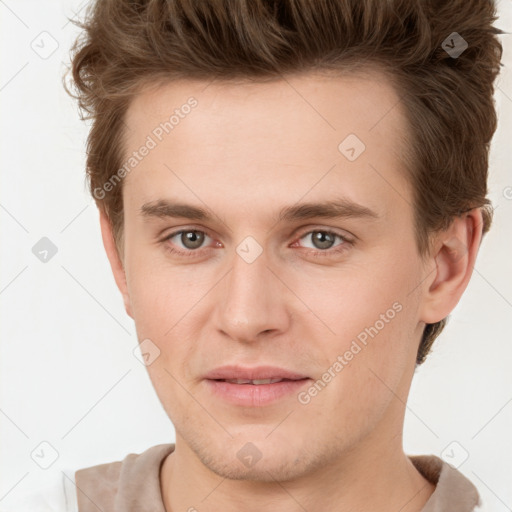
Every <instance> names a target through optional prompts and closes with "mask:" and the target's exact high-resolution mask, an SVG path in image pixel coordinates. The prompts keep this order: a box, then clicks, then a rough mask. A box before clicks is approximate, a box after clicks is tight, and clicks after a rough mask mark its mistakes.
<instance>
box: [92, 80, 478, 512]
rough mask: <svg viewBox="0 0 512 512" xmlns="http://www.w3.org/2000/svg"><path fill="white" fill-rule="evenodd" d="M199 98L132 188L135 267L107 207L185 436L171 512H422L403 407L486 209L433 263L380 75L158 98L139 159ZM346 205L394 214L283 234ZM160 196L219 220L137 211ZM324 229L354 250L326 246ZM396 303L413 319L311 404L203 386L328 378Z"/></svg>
mask: <svg viewBox="0 0 512 512" xmlns="http://www.w3.org/2000/svg"><path fill="white" fill-rule="evenodd" d="M190 96H193V97H194V98H196V99H197V101H198V105H197V106H196V107H195V108H194V109H193V110H192V111H191V112H190V114H189V115H187V116H185V117H184V118H183V119H180V122H179V125H177V126H176V127H175V128H174V129H173V131H172V132H170V133H169V134H168V135H166V136H164V137H163V139H162V141H161V142H159V143H158V145H157V146H156V147H155V148H154V149H152V150H151V151H150V152H149V154H148V155H147V156H146V157H144V158H143V159H142V160H141V162H140V163H138V165H137V166H136V167H135V168H134V169H133V170H131V172H130V173H129V174H128V175H127V176H126V178H125V182H124V185H123V200H124V239H123V241H122V254H121V256H119V254H118V252H117V251H116V246H115V244H114V242H113V238H112V231H111V226H110V224H109V222H108V220H107V218H106V217H105V216H104V215H103V214H102V215H101V228H102V234H103V240H104V245H105V249H106V252H107V255H108V257H109V260H110V263H111V265H112V270H113V273H114V276H115V279H116V283H117V285H118V287H119V289H120V291H121V293H122V295H123V298H124V301H125V306H126V311H127V313H128V314H129V315H130V316H131V317H132V318H133V319H134V321H135V325H136V330H137V335H138V339H139V341H142V340H144V339H148V338H149V339H150V340H151V341H152V343H154V344H155V345H156V346H157V347H158V349H159V350H160V356H159V357H158V358H156V359H155V360H154V361H153V362H152V363H151V364H150V365H149V366H148V367H147V368H148V372H149V376H150V378H151V381H152V383H153V385H154V387H155V390H156V392H157V394H158V397H159V399H160V401H161V403H162V405H163V407H164V409H165V411H166V413H167V414H168V416H169V418H170V419H171V421H172V423H173V424H174V427H175V430H176V449H175V451H174V452H173V453H172V454H171V455H169V456H168V457H167V458H166V460H165V462H164V464H163V466H162V468H161V474H160V481H161V488H162V495H163V500H164V504H165V507H166V510H167V511H171V510H172V511H178V510H200V511H212V512H213V511H218V510H225V511H239V510H241V509H242V508H243V510H246V511H259V512H261V511H271V510H272V511H275V510H281V511H284V512H289V511H294V512H295V511H303V510H308V511H310V512H312V511H320V510H339V511H356V510H357V511H366V510H368V511H370V510H380V511H383V512H386V511H395V512H396V511H397V510H400V511H401V512H412V511H419V510H421V509H422V507H423V506H424V504H425V503H426V501H427V500H428V498H429V497H430V495H431V494H432V492H433V491H434V485H432V484H431V483H429V482H428V481H427V480H426V479H425V478H423V476H422V475H421V474H420V473H419V472H418V471H417V470H416V469H415V467H414V466H413V464H412V463H411V461H410V460H409V459H408V458H407V456H406V455H405V453H404V452H403V447H402V431H403V421H404V412H405V403H406V401H407V396H408V393H409V389H410V384H411V379H412V376H413V373H414V369H415V358H416V353H417V348H418V345H419V342H420V337H421V333H422V331H423V328H424V326H425V323H433V322H437V321H439V320H441V319H443V318H445V317H446V316H447V315H448V314H449V313H450V312H451V311H452V310H453V308H454V307H455V306H456V304H457V303H458V301H459V299H460V297H461V295H462V293H463V292H464V290H465V288H466V286H467V284H468V282H469V279H470V277H471V272H472V268H473V265H474V262H475V258H476V255H477V251H478V248H479V245H480V241H481V226H482V217H481V212H480V210H479V209H475V210H472V211H471V212H469V213H467V214H465V215H464V216H463V217H460V218H457V219H454V221H453V223H452V225H451V227H450V228H449V229H448V230H446V231H444V232H441V233H439V234H438V235H437V237H436V239H435V243H434V249H433V251H432V254H430V255H428V257H426V258H424V259H422V258H421V257H420V255H419V254H418V250H417V246H416V240H415V234H414V227H413V208H412V191H411V190H410V186H409V182H408V180H407V170H406V169H405V168H404V166H403V164H402V162H401V161H400V159H399V155H400V152H401V149H402V146H401V144H404V143H405V142H404V141H405V139H404V137H403V136H404V135H405V134H407V133H408V129H407V124H406V120H405V117H404V112H403V110H402V105H401V104H400V103H399V99H398V96H397V95H396V93H395V92H394V90H393V89H392V87H391V86H390V85H389V83H388V82H387V80H386V79H385V77H383V76H381V75H379V74H378V73H377V72H375V73H373V74H370V73H367V74H365V75H351V76H346V75H345V76H337V77H336V76H326V75H317V74H312V73H304V74H300V75H294V76H289V77H287V79H286V80H278V81H274V82H270V83H248V82H246V83H230V82H223V83H217V82H212V83H207V82H201V81H185V80H184V81H179V82H174V83H169V84H163V85H159V86H158V87H156V86H155V87H151V88H147V89H145V90H144V91H142V92H141V93H139V94H138V95H137V96H136V97H135V99H134V101H133V102H132V103H131V104H130V107H129V109H128V111H127V116H126V124H127V127H128V129H127V132H126V134H125V140H126V148H127V155H128V154H130V153H131V152H132V151H134V150H136V149H137V148H139V147H140V146H141V144H143V143H144V141H145V140H146V137H147V136H148V135H149V134H151V133H152V131H153V130H154V129H155V126H157V125H158V124H159V123H160V122H162V121H164V120H165V119H168V118H169V115H170V114H171V113H172V112H173V110H174V109H175V108H179V107H180V105H183V104H184V103H186V101H187V99H188V98H189V97H190ZM350 133H353V134H356V135H357V137H359V139H360V140H362V141H363V142H364V144H365V146H366V149H365V151H364V152H363V153H362V154H361V155H360V156H359V157H358V158H357V159H356V160H355V161H352V162H351V161H349V160H347V159H346V158H345V156H344V155H343V154H342V153H341V152H340V151H339V150H338V145H339V144H340V142H341V141H343V140H344V139H345V137H346V136H347V135H348V134H350ZM377 171H378V172H377ZM341 196H343V197H346V198H350V199H351V200H352V201H355V202H357V203H359V204H361V205H363V206H366V207H367V208H370V209H371V210H373V211H375V212H376V213H377V214H378V218H359V217H348V218H327V219H326V218H321V217H319V218H315V219H306V220H300V219H299V220H294V221H284V222H277V214H278V212H279V210H280V209H281V208H282V207H285V206H290V205H294V204H296V203H297V202H325V201H328V200H331V199H336V198H339V197H341ZM159 199H168V200H175V201H178V200H179V201H180V202H183V203H187V204H190V205H194V206H199V207H203V208H207V209H208V210H209V211H210V213H212V215H213V218H212V220H208V221H204V220H202V221H197V220H190V219H187V218H167V217H161V218H156V217H152V216H145V215H143V214H142V213H141V207H142V205H143V204H145V203H148V202H153V201H157V200H159ZM179 229H192V230H199V231H201V230H202V231H203V232H204V233H206V235H207V236H205V238H204V241H203V244H202V245H201V246H200V248H199V249H194V248H193V247H192V248H190V247H191V246H192V244H191V243H190V242H188V244H187V239H186V238H185V237H181V236H180V235H177V236H174V237H173V238H172V239H168V240H163V239H164V238H165V237H166V236H168V235H170V234H171V233H173V232H175V231H177V230H179ZM315 230H319V231H322V230H327V231H329V230H330V231H335V232H336V234H339V235H341V236H345V237H346V238H347V239H349V240H351V241H352V242H353V243H351V242H348V241H343V239H341V238H338V237H336V238H334V239H332V243H331V246H329V245H327V244H325V243H324V245H323V246H322V245H319V244H318V243H315V239H314V238H313V236H312V232H313V231H315ZM247 236H251V237H253V238H254V239H255V240H256V241H257V243H258V244H259V246H260V247H261V249H262V253H261V254H260V255H259V256H258V257H257V258H256V259H255V261H253V262H252V263H247V261H245V260H244V259H243V258H242V257H241V256H239V254H237V252H236V248H237V246H238V245H239V244H240V243H241V242H242V241H243V240H244V239H245V238H246V237H247ZM199 244H200V242H199ZM343 245H344V248H343V250H342V252H339V253H335V252H333V251H334V250H335V249H339V248H340V247H342V246H343ZM171 247H172V248H174V249H176V250H178V251H182V252H187V251H188V252H189V253H193V252H194V251H195V253H194V255H193V256H192V257H187V256H184V255H179V254H173V253H171V252H170V251H169V248H171ZM461 248H463V250H461ZM322 251H323V253H324V255H323V256H322V255H319V256H318V255H317V256H315V253H321V252H322ZM325 254H328V255H327V256H326V255H325ZM394 303H399V304H400V305H401V307H402V309H401V310H400V312H399V313H396V315H394V318H393V319H392V320H389V322H387V323H385V326H384V328H382V329H380V330H379V331H378V334H377V335H375V336H374V337H373V338H371V339H370V340H369V342H368V344H367V345H366V346H364V348H363V349H362V350H361V351H360V352H359V353H357V355H355V356H354V357H353V359H352V360H351V361H350V362H348V364H347V365H346V366H344V368H343V369H342V371H340V372H339V373H336V374H335V375H336V376H335V377H334V378H332V380H331V381H330V382H329V383H328V385H327V386H325V388H324V389H323V390H322V391H321V392H319V393H317V395H316V396H314V397H312V398H311V400H310V402H309V403H307V404H303V403H300V402H299V400H298V398H297V396H296V395H291V396H288V397H285V398H284V399H281V400H279V401H278V402H276V403H275V404H271V405H267V406H264V407H240V406H234V405H230V404H228V403H226V402H224V401H223V400H222V399H221V398H219V397H217V396H214V395H212V394H211V393H210V392H209V390H208V389H207V387H206V386H205V382H204V380H203V376H204V375H205V373H206V372H208V371H210V370H212V369H214V368H216V367H218V366H221V365H224V364H240V365H243V366H257V365H275V366H282V367H285V368H288V369H290V370H294V371H297V372H300V373H303V374H305V375H307V376H310V377H311V378H312V379H313V380H315V381H316V380H318V379H321V378H322V375H323V374H324V373H325V372H326V371H327V369H328V368H329V367H332V365H333V363H334V362H335V361H336V360H337V357H338V355H340V354H341V355H342V354H344V353H345V352H346V351H347V350H348V349H349V348H350V346H351V343H352V341H353V340H354V339H356V337H357V335H358V334H359V333H361V332H362V331H364V329H365V328H366V327H369V326H373V325H375V323H376V321H377V320H379V318H381V315H382V314H386V311H388V310H389V309H390V308H392V305H393V304H394ZM306 389H307V388H306ZM249 442H250V443H253V444H254V445H255V446H256V447H257V448H258V450H259V452H260V453H261V459H260V460H259V461H258V462H257V463H256V464H254V465H253V466H252V467H250V468H248V467H246V466H245V465H244V464H242V463H241V461H240V460H239V458H238V457H237V452H238V451H239V450H240V449H241V448H242V447H244V446H245V445H246V443H249ZM191 507H194V508H191Z"/></svg>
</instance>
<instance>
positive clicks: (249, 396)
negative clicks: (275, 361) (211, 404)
mask: <svg viewBox="0 0 512 512" xmlns="http://www.w3.org/2000/svg"><path fill="white" fill-rule="evenodd" d="M311 381H312V379H310V378H309V377H304V378H298V379H288V378H268V379H206V380H205V382H206V385H207V388H208V391H209V392H210V394H211V396H212V397H213V399H214V400H220V401H221V402H223V403H227V404H229V405H235V406H239V407H252V408H255V407H263V406H268V405H272V404H276V403H282V402H284V401H285V400H297V395H298V393H299V392H300V391H301V389H302V388H304V387H305V386H307V385H309V383H310V382H311Z"/></svg>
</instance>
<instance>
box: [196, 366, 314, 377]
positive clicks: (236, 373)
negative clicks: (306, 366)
mask: <svg viewBox="0 0 512 512" xmlns="http://www.w3.org/2000/svg"><path fill="white" fill-rule="evenodd" d="M204 378H205V379H248V380H256V379H291V380H299V379H306V378H308V376H307V375H304V374H302V373H298V372H294V371H291V370H287V369H286V368H279V367H277V366H255V367H253V368H248V367H243V366H237V365H230V366H220V367H219V368H215V369H213V370H211V371H210V372H208V373H207V374H206V375H205V377H204Z"/></svg>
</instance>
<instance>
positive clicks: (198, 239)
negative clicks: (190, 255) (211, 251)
mask: <svg viewBox="0 0 512 512" xmlns="http://www.w3.org/2000/svg"><path fill="white" fill-rule="evenodd" d="M181 239H182V240H181V241H182V242H183V245H184V246H185V247H187V248H188V249H197V248H198V247H201V244H202V243H203V239H204V235H203V234H202V233H199V232H198V231H186V232H184V233H182V234H181Z"/></svg>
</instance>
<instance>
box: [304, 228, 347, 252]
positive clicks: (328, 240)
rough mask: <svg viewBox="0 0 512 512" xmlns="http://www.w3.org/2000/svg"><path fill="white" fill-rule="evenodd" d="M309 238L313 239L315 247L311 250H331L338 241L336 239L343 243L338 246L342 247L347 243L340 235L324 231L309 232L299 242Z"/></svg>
mask: <svg viewBox="0 0 512 512" xmlns="http://www.w3.org/2000/svg"><path fill="white" fill-rule="evenodd" d="M308 237H309V238H310V239H311V242H312V244H313V247H311V249H317V250H318V249H320V250H322V251H326V250H328V249H331V248H332V247H333V245H334V241H335V240H336V238H339V239H340V240H341V243H340V244H338V245H342V244H343V243H345V241H346V240H345V238H344V237H342V236H341V235H339V234H338V233H334V232H332V231H324V230H316V231H309V232H308V233H306V234H305V235H303V236H302V237H301V238H300V239H299V240H303V239H305V238H308Z"/></svg>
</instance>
